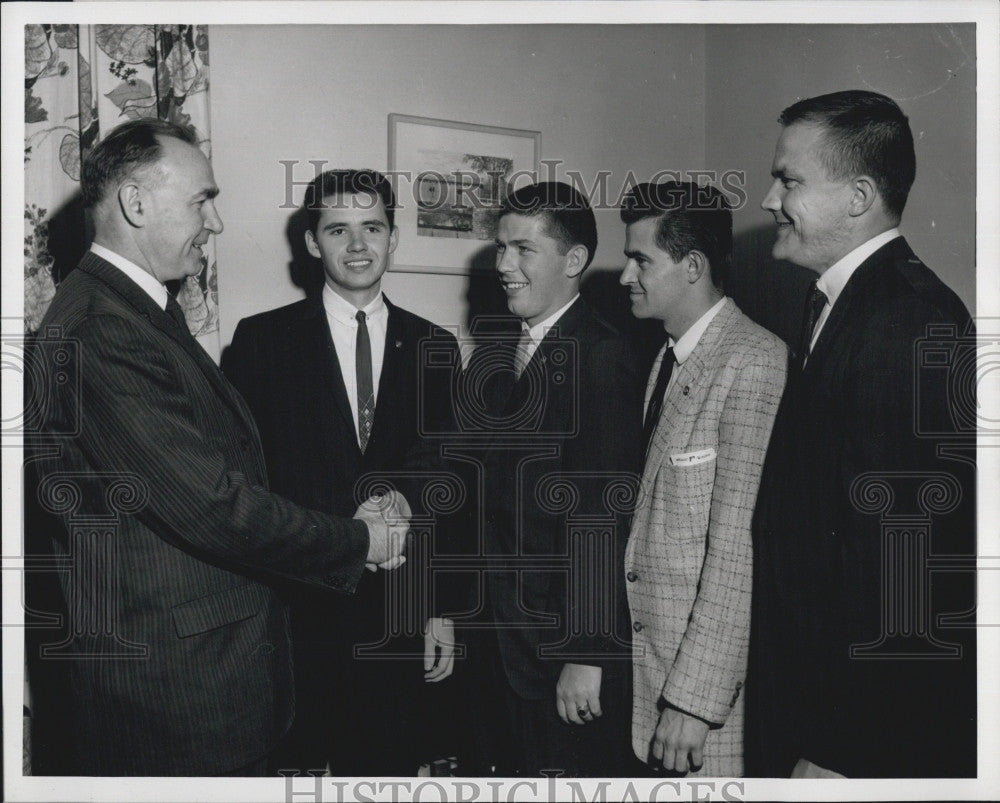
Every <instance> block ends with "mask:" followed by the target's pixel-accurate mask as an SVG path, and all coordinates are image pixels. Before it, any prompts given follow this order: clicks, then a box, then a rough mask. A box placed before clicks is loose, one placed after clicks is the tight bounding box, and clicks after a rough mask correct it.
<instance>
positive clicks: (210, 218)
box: [205, 203, 224, 234]
mask: <svg viewBox="0 0 1000 803" xmlns="http://www.w3.org/2000/svg"><path fill="white" fill-rule="evenodd" d="M205 228H206V229H208V230H209V231H210V232H212V234H222V229H223V228H224V227H223V225H222V218H221V217H219V213H218V211H217V210H216V208H215V204H214V203H213V204H211V206H210V207H209V209H208V214H207V215H206V216H205Z"/></svg>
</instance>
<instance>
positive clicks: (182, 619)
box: [171, 583, 267, 638]
mask: <svg viewBox="0 0 1000 803" xmlns="http://www.w3.org/2000/svg"><path fill="white" fill-rule="evenodd" d="M266 595H267V592H266V591H265V589H264V588H263V587H262V586H259V585H257V584H256V583H247V584H246V585H242V586H233V587H231V588H226V589H224V590H222V591H217V592H216V593H214V594H209V595H208V596H205V597H199V598H198V599H193V600H189V601H188V602H182V603H180V604H179V605H174V607H173V608H172V609H171V612H172V613H173V617H174V627H175V628H176V629H177V635H178V636H180V637H181V638H187V637H188V636H196V635H198V634H199V633H207V632H208V631H209V630H215V629H216V628H217V627H223V626H225V625H231V624H233V623H234V622H242V621H243V620H244V619H249V618H250V617H251V616H256V615H257V614H258V613H259V612H260V611H261V610H262V609H263V607H264V604H265V598H266Z"/></svg>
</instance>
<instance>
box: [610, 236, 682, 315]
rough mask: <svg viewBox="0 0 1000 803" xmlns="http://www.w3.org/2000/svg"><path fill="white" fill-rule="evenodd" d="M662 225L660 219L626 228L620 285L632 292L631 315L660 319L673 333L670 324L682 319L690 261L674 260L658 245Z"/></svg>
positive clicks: (630, 293)
mask: <svg viewBox="0 0 1000 803" xmlns="http://www.w3.org/2000/svg"><path fill="white" fill-rule="evenodd" d="M659 225H660V219H659V218H658V217H647V218H643V219H642V220H637V221H636V222H635V223H632V224H630V225H629V226H627V227H626V229H625V257H626V259H627V261H626V263H625V270H624V271H623V272H622V275H621V279H620V280H619V281H620V282H621V284H623V285H625V286H626V287H628V289H629V298H630V300H631V301H632V314H633V315H635V317H636V318H657V319H658V320H661V321H663V322H664V323H665V324H666V325H667V328H668V331H670V330H671V328H670V324H671V322H672V321H673V320H674V319H676V318H678V317H679V314H678V313H679V311H680V310H681V309H683V306H684V302H685V299H686V293H687V291H688V288H689V286H690V281H689V278H688V267H689V262H690V260H689V258H688V257H687V256H685V257H682V258H681V259H680V260H674V258H673V257H671V256H670V254H669V253H667V252H666V251H664V250H663V249H662V248H660V246H659V245H657V243H656V232H657V229H658V228H659Z"/></svg>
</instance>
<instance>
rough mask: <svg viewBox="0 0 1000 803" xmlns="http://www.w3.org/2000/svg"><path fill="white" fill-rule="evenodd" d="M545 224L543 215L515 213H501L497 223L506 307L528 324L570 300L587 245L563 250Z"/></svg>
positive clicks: (539, 321)
mask: <svg viewBox="0 0 1000 803" xmlns="http://www.w3.org/2000/svg"><path fill="white" fill-rule="evenodd" d="M546 226H547V220H546V218H545V216H544V215H533V216H528V215H519V214H516V213H510V214H506V215H504V216H503V217H502V218H500V223H499V224H498V226H497V238H496V247H497V261H496V265H497V272H498V273H499V274H500V283H501V284H502V285H503V289H504V292H505V293H506V294H507V308H508V309H509V310H510V311H511V312H513V313H514V314H515V315H517V316H518V317H519V318H522V319H523V320H524V321H525V322H526V323H527V324H528V326H534V325H535V324H537V323H541V322H542V321H544V320H545V319H546V318H548V317H549V316H550V315H552V314H553V313H554V312H556V310H558V309H560V308H561V307H563V306H565V305H566V304H568V303H569V301H570V299H571V298H573V296H575V295H576V293H577V291H578V289H579V286H580V279H579V277H580V273H582V271H583V268H584V266H585V265H584V264H578V263H579V262H580V252H581V251H582V252H583V253H584V255H585V254H586V248H582V247H577V246H574V247H573V248H571V249H569V251H567V252H566V253H563V246H562V243H561V242H560V241H559V240H557V239H556V238H555V237H552V236H550V235H549V234H548V233H547V228H546ZM585 258H586V257H585V256H584V259H585Z"/></svg>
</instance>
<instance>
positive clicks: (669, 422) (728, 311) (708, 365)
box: [642, 298, 736, 488]
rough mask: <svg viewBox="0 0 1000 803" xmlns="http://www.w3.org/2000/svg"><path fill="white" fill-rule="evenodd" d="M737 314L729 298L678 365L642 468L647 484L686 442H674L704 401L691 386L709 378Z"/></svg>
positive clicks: (649, 486) (702, 383) (698, 385)
mask: <svg viewBox="0 0 1000 803" xmlns="http://www.w3.org/2000/svg"><path fill="white" fill-rule="evenodd" d="M735 315H736V304H735V303H734V302H733V300H732V299H731V298H727V299H726V303H725V304H723V306H722V309H720V310H719V312H718V313H717V314H716V316H715V317H714V318H713V319H712V322H711V323H710V324H709V325H708V328H707V329H706V330H705V332H704V334H702V336H701V339H700V340H699V341H698V343H697V345H696V346H695V347H694V350H693V351H692V352H691V353H690V354H689V355H688V358H687V359H686V360H685V361H684V364H683V365H680V366H678V368H677V369H676V371H677V373H676V375H675V376H674V377H673V384H672V385H671V386H670V389H669V390H668V391H667V395H666V397H665V398H664V399H663V407H662V409H661V410H660V420H659V421H658V422H657V424H656V429H655V430H653V437H652V440H650V442H649V451H648V452H647V453H646V464H645V466H644V467H643V472H642V476H643V485H644V486H645V487H647V488H651V487H652V484H651V483H652V481H653V480H654V479H655V477H656V473H657V472H658V471H659V470H660V466H661V465H662V464H663V460H664V458H665V457H666V456H667V454H668V453H669V452H670V450H671V449H673V448H684V446H685V445H686V444H676V443H674V438H675V433H676V432H677V430H678V429H679V428H680V427H681V426H682V424H683V423H684V422H686V421H687V420H688V418H689V417H690V415H691V413H692V411H693V408H694V406H695V404H700V403H701V402H700V398H701V396H700V394H698V393H693V392H691V390H690V389H691V388H700V387H702V386H703V385H704V384H705V382H706V381H707V380H706V379H705V375H706V374H707V373H708V372H709V371H710V370H711V369H712V368H713V367H714V364H713V357H714V354H715V351H716V349H717V348H718V346H719V343H720V341H721V340H722V335H723V334H724V333H725V331H726V330H727V329H728V328H729V326H730V325H731V323H732V320H733V318H734V317H735Z"/></svg>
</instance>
